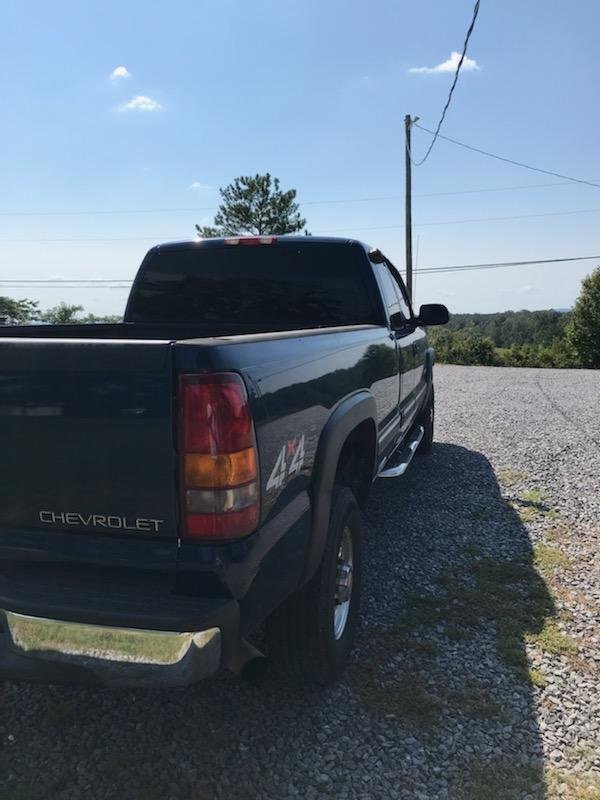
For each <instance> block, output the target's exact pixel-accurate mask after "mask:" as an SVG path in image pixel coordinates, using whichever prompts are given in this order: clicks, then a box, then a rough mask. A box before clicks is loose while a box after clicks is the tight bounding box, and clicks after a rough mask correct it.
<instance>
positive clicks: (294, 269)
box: [127, 242, 377, 330]
mask: <svg viewBox="0 0 600 800" xmlns="http://www.w3.org/2000/svg"><path fill="white" fill-rule="evenodd" d="M369 278H371V281H369ZM372 280H373V278H372V274H371V272H370V266H369V263H368V261H367V258H366V256H365V254H364V252H363V251H362V250H361V249H360V248H358V247H353V246H339V245H326V244H323V245H320V244H313V245H305V246H302V245H300V246H297V245H290V244H285V243H282V242H278V243H276V244H272V245H261V246H256V247H248V246H245V245H224V246H221V247H202V246H201V245H200V246H198V247H196V248H194V249H181V250H164V251H162V252H161V251H159V252H158V253H156V254H155V255H153V256H150V259H149V260H147V261H146V262H145V264H144V267H143V270H142V273H141V276H140V278H139V279H138V281H137V282H136V284H135V286H134V289H133V293H132V297H131V300H130V304H129V309H128V313H127V319H128V321H131V322H157V323H173V322H179V323H198V324H208V325H211V326H213V325H215V326H216V325H218V326H221V325H223V324H226V325H227V324H231V325H232V327H234V328H235V327H237V326H243V325H248V324H249V325H251V326H253V327H255V326H256V328H257V329H262V330H283V329H293V328H312V327H324V326H334V325H354V324H362V323H373V322H376V321H377V319H376V318H377V312H376V311H375V310H374V301H373V297H372V294H371V292H372Z"/></svg>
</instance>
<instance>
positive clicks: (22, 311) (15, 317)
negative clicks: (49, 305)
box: [0, 297, 39, 323]
mask: <svg viewBox="0 0 600 800" xmlns="http://www.w3.org/2000/svg"><path fill="white" fill-rule="evenodd" d="M38 305H39V304H38V303H36V301H35V300H13V299H12V298H11V297H0V317H8V320H9V322H21V323H22V322H28V321H29V320H31V319H35V318H36V316H37V315H38V314H39V310H38Z"/></svg>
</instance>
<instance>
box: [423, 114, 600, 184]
mask: <svg viewBox="0 0 600 800" xmlns="http://www.w3.org/2000/svg"><path fill="white" fill-rule="evenodd" d="M413 124H414V125H415V126H416V127H417V128H419V129H420V130H422V131H425V133H429V134H431V135H432V136H436V138H440V139H444V141H446V142H452V144H456V145H458V146H459V147H464V148H465V149H466V150H472V151H473V152H475V153H479V154H480V155H482V156H488V157H489V158H495V159H496V160H497V161H504V162H506V163H507V164H513V165H514V166H515V167H523V169H529V170H532V171H533V172H541V173H542V174H543V175H552V176H553V177H554V178H562V179H563V180H566V181H570V182H572V183H582V184H584V185H585V186H593V187H594V188H595V189H600V184H598V183H592V181H586V180H585V179H584V178H573V176H572V175H563V174H562V173H560V172H553V171H552V170H549V169H542V168H541V167H532V166H531V164H525V163H523V162H522V161H515V160H514V159H512V158H506V157H505V156H499V155H497V154H496V153H490V152H489V151H488V150H482V149H481V148H480V147H474V146H473V145H470V144H465V142H459V141H458V139H452V138H451V137H450V136H442V134H441V133H437V134H435V133H434V131H430V130H429V128H426V127H425V126H423V125H419V124H418V123H417V122H415V123H413ZM434 141H435V140H434Z"/></svg>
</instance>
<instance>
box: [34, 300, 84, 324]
mask: <svg viewBox="0 0 600 800" xmlns="http://www.w3.org/2000/svg"><path fill="white" fill-rule="evenodd" d="M82 311H83V306H76V305H69V304H68V303H64V302H63V303H59V304H58V305H57V306H53V307H52V308H49V309H48V310H47V311H43V312H42V313H41V314H40V319H41V320H42V322H49V323H50V324H52V325H65V324H67V323H72V322H81V318H80V316H79V314H80V313H81V312H82Z"/></svg>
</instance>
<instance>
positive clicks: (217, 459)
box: [185, 447, 256, 488]
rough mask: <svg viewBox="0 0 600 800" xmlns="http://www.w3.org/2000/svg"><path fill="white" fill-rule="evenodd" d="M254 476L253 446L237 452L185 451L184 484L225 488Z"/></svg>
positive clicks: (254, 455) (251, 478)
mask: <svg viewBox="0 0 600 800" xmlns="http://www.w3.org/2000/svg"><path fill="white" fill-rule="evenodd" d="M255 478H256V453H255V450H254V448H253V447H248V448H247V449H246V450H239V451H238V452H237V453H220V454H219V455H211V454H209V453H187V454H186V456H185V484H186V486H188V487H189V486H199V487H206V488H215V487H216V488H227V487H228V486H239V485H240V484H242V483H249V482H250V481H253V480H254V479H255Z"/></svg>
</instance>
